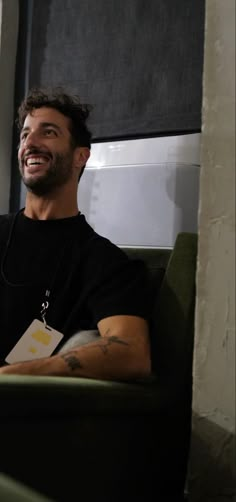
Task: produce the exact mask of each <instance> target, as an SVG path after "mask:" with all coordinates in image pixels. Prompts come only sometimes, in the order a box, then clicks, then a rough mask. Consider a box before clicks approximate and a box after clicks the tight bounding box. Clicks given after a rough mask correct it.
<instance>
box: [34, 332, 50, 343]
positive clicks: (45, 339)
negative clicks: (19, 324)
mask: <svg viewBox="0 0 236 502" xmlns="http://www.w3.org/2000/svg"><path fill="white" fill-rule="evenodd" d="M31 336H32V338H34V339H35V340H36V341H37V342H40V343H43V345H49V343H50V342H51V339H52V337H51V335H49V334H48V333H45V331H41V330H40V329H38V330H37V331H35V332H34V333H32V335H31Z"/></svg>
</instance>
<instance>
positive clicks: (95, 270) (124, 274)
mask: <svg viewBox="0 0 236 502" xmlns="http://www.w3.org/2000/svg"><path fill="white" fill-rule="evenodd" d="M87 252H88V254H87V264H86V271H85V282H86V284H87V287H86V289H87V302H88V308H89V310H90V312H91V314H92V317H93V319H94V321H95V323H96V324H97V323H98V322H99V321H100V320H101V319H105V318H106V317H110V316H115V315H134V316H138V317H142V318H144V319H148V318H149V304H150V302H149V298H150V296H149V295H150V291H149V283H148V273H147V269H146V266H145V264H144V262H142V261H141V260H131V259H129V258H128V257H127V255H126V254H125V253H124V252H123V251H122V250H121V249H120V248H118V247H117V246H115V245H114V244H112V243H111V242H110V241H108V240H107V239H104V238H98V239H96V240H94V241H93V242H92V243H91V246H90V249H89V250H88V249H87Z"/></svg>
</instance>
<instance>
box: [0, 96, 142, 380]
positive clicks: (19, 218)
mask: <svg viewBox="0 0 236 502" xmlns="http://www.w3.org/2000/svg"><path fill="white" fill-rule="evenodd" d="M88 116H89V107H87V106H86V105H82V104H81V103H80V101H79V98H78V97H76V96H70V95H68V94H65V93H64V92H63V91H62V90H60V89H59V90H58V89H55V90H51V91H50V93H46V92H44V91H43V90H37V89H35V90H32V91H31V92H30V93H29V95H28V96H27V97H26V99H25V100H24V101H23V102H22V104H21V106H20V108H19V117H18V124H19V129H20V144H19V152H18V160H19V170H20V173H21V177H22V180H23V182H24V184H25V185H26V187H27V195H26V202H25V207H24V208H23V209H21V210H20V211H19V212H18V213H16V214H10V215H2V216H0V262H1V276H0V298H1V302H0V361H1V368H0V374H4V373H13V374H14V373H16V374H34V375H67V376H81V377H90V378H102V379H116V380H117V379H118V380H119V379H121V380H122V379H125V380H127V379H135V378H139V377H144V376H147V375H149V373H150V346H149V332H148V321H147V320H148V297H149V295H148V284H147V277H146V270H145V267H144V264H143V263H142V262H139V261H130V260H129V259H128V258H127V256H126V255H125V254H124V253H123V252H122V251H121V250H120V249H119V248H118V247H117V246H115V245H114V244H112V243H111V242H110V241H109V240H107V239H106V238H104V237H102V236H99V235H98V234H96V233H95V232H94V230H93V229H92V228H91V227H90V226H89V225H88V223H87V222H86V219H85V217H84V215H82V214H81V213H80V211H79V208H78V203H77V190H78V181H79V179H80V177H81V175H82V173H83V169H84V167H85V165H86V162H87V160H88V158H89V155H90V148H91V133H90V131H89V130H88V128H87V125H86V120H87V118H88ZM121 203H122V202H121ZM91 330H93V331H92V333H95V336H91ZM87 333H88V334H89V336H87V337H86V334H87ZM73 337H74V338H73ZM72 338H73V339H74V340H76V342H74V343H73V345H71V339H72ZM71 347H72V348H71Z"/></svg>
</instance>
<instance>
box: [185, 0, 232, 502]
mask: <svg viewBox="0 0 236 502" xmlns="http://www.w3.org/2000/svg"><path fill="white" fill-rule="evenodd" d="M203 83H204V85H203V132H202V149H201V176H200V209H199V254H198V272H197V305H196V334H195V337H196V338H195V358H194V399H193V409H194V417H193V437H192V451H191V463H190V481H189V488H190V493H191V497H190V500H191V502H210V501H211V502H212V501H213V500H214V501H215V502H224V501H225V502H226V501H229V500H232V501H233V499H234V494H235V485H234V483H233V473H234V472H235V452H234V445H235V442H234V441H235V1H234V0H207V1H206V33H205V55H204V79H203Z"/></svg>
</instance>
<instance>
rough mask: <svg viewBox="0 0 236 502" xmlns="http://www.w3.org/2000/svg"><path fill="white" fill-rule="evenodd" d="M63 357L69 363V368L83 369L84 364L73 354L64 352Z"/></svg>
mask: <svg viewBox="0 0 236 502" xmlns="http://www.w3.org/2000/svg"><path fill="white" fill-rule="evenodd" d="M61 357H62V359H64V361H65V362H66V363H67V364H68V366H69V368H70V369H71V370H72V371H73V370H77V369H81V368H82V365H81V363H80V361H79V358H78V357H77V356H75V355H73V354H63V355H62V356H61Z"/></svg>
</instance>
